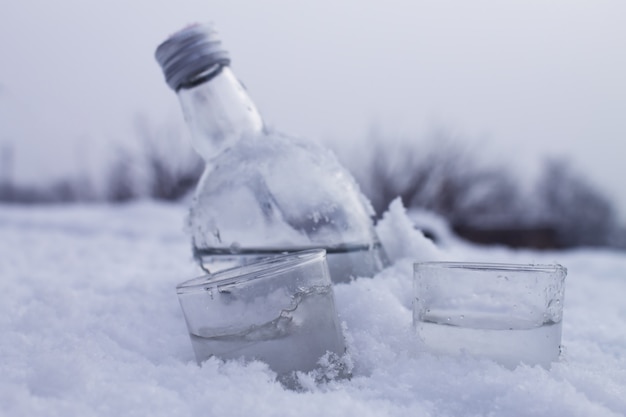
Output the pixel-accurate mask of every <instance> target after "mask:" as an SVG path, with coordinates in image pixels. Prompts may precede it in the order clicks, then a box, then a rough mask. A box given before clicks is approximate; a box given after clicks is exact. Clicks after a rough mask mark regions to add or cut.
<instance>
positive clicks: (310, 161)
mask: <svg viewBox="0 0 626 417" xmlns="http://www.w3.org/2000/svg"><path fill="white" fill-rule="evenodd" d="M156 59H157V61H158V62H159V64H160V65H161V67H162V69H163V72H164V74H165V79H166V81H167V83H168V85H169V86H170V87H171V88H172V89H173V90H174V91H176V93H177V95H178V98H179V100H180V103H181V106H182V110H183V113H184V116H185V120H186V122H187V124H188V126H189V128H190V130H191V137H192V144H193V146H194V148H195V149H196V151H197V152H198V153H199V154H200V155H201V156H202V157H203V158H204V160H205V162H206V168H205V171H204V174H203V176H202V178H201V180H200V182H199V184H198V186H197V188H196V193H195V196H194V199H193V202H192V205H191V208H190V212H189V218H188V225H189V230H190V233H191V236H192V244H193V252H194V256H195V257H196V259H197V260H198V261H199V262H200V264H201V265H202V266H203V268H204V269H206V270H208V271H210V272H216V271H219V270H221V269H225V268H228V267H233V266H239V265H244V264H247V263H249V262H251V261H254V260H258V259H259V258H263V257H267V256H269V255H272V254H277V253H285V252H293V251H297V250H303V249H310V248H324V249H326V251H327V260H328V264H329V268H330V271H331V276H332V280H333V281H334V282H342V281H348V280H350V279H351V278H353V277H358V276H372V275H374V274H375V273H376V272H378V271H379V270H381V269H382V268H383V267H384V266H385V265H386V263H387V259H386V256H385V254H384V251H383V249H382V247H381V244H380V242H379V239H378V237H377V236H376V232H375V230H374V227H373V223H372V217H373V214H374V212H373V209H372V207H371V204H370V203H369V201H368V200H367V199H366V198H365V196H364V195H363V194H362V193H361V191H360V190H359V187H358V185H357V184H356V182H355V181H354V179H353V177H352V176H351V175H350V173H349V172H348V171H347V170H346V169H345V168H343V167H342V166H341V165H340V164H339V162H338V161H337V159H336V157H335V156H334V154H333V153H332V152H330V151H329V150H328V149H325V148H324V147H322V146H320V145H319V144H316V143H313V142H309V141H303V140H300V139H297V138H293V137H289V136H287V135H284V134H282V133H278V132H275V131H271V130H270V129H268V128H267V127H266V126H265V125H264V123H263V119H262V118H261V116H260V114H259V112H258V110H257V108H256V106H255V104H254V103H253V102H252V100H251V99H250V97H249V96H248V93H247V91H246V89H245V88H244V87H243V85H242V84H241V83H240V82H239V80H238V79H237V78H236V77H235V75H234V73H233V72H232V70H231V68H230V57H229V54H228V52H227V51H226V50H225V49H223V47H222V43H221V41H220V39H219V38H218V37H217V34H216V32H215V31H214V30H213V28H212V27H211V26H210V25H194V26H190V27H187V28H185V29H183V30H181V31H179V32H177V33H175V34H174V35H172V36H171V37H170V38H169V39H167V40H166V41H165V42H163V43H162V44H161V45H160V46H159V47H158V48H157V50H156Z"/></svg>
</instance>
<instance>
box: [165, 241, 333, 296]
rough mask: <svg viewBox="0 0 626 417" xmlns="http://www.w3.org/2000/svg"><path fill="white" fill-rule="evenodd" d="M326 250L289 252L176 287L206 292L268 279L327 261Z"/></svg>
mask: <svg viewBox="0 0 626 417" xmlns="http://www.w3.org/2000/svg"><path fill="white" fill-rule="evenodd" d="M325 257H326V250H325V249H308V250H303V251H297V252H287V253H284V254H281V255H276V256H270V257H267V258H263V259H261V260H259V261H257V262H253V263H250V264H248V265H242V266H236V267H233V268H228V269H224V270H221V271H217V272H215V273H212V274H211V273H209V274H205V275H201V276H199V277H196V278H192V279H190V280H187V281H184V282H182V283H180V284H178V285H177V286H176V291H177V293H178V294H185V293H190V292H196V291H204V290H205V289H206V288H207V287H215V286H217V285H220V286H221V285H228V284H233V283H240V282H249V281H253V280H259V279H263V278H267V277H268V276H271V275H274V274H276V273H281V272H286V271H289V270H290V269H293V268H295V267H297V266H300V265H304V264H307V263H310V262H315V261H317V260H319V259H325Z"/></svg>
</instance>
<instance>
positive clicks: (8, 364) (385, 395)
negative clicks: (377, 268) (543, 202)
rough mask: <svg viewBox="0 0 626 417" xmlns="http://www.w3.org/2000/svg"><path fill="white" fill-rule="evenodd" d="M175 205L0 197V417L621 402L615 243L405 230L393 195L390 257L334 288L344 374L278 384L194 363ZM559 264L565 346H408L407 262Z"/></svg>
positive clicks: (625, 385) (415, 410) (582, 409)
mask: <svg viewBox="0 0 626 417" xmlns="http://www.w3.org/2000/svg"><path fill="white" fill-rule="evenodd" d="M186 211H187V210H186V207H184V206H183V205H182V204H180V205H177V204H172V205H168V204H159V203H152V202H142V203H134V204H130V205H124V206H106V205H94V206H78V205H77V206H39V207H22V206H0V254H1V256H0V278H1V279H0V294H1V295H0V334H1V337H0V415H2V416H44V415H45V416H74V415H76V416H78V415H80V416H116V417H117V416H120V415H131V416H132V415H142V416H143V415H151V416H177V415H184V416H190V415H203V416H204V415H206V416H246V415H250V416H304V417H306V416H320V415H324V416H352V415H355V416H357V415H358V416H407V415H411V416H623V415H626V395H625V394H626V359H625V355H626V337H625V336H624V335H626V324H625V323H626V304H625V303H624V302H623V296H624V294H626V280H625V278H624V277H625V276H626V257H625V256H624V254H623V253H619V252H610V251H602V250H591V249H584V250H576V251H568V252H534V251H522V250H517V251H512V250H509V249H506V248H502V247H488V248H486V247H476V246H472V245H468V244H464V243H462V242H458V241H454V242H452V243H450V244H449V245H446V246H445V247H444V248H443V249H442V248H438V247H436V246H434V245H433V244H431V243H430V241H428V240H426V239H425V238H424V237H423V236H422V235H421V233H420V232H418V231H416V230H415V229H413V227H412V225H411V222H410V221H409V220H408V218H407V216H406V213H405V211H404V209H403V208H402V206H401V205H400V204H399V203H397V202H396V203H394V204H393V205H392V206H391V207H390V210H389V212H388V213H387V214H386V216H385V218H384V219H383V220H382V221H381V222H380V224H379V225H378V231H379V233H380V235H381V240H382V241H383V243H384V244H385V245H386V246H387V248H388V251H389V255H390V257H391V258H392V260H393V265H392V266H391V267H389V268H387V269H386V270H384V271H382V272H381V273H380V274H378V275H377V276H376V277H374V278H373V279H366V278H361V279H357V280H355V281H353V282H351V283H347V284H338V285H336V286H335V295H336V302H337V308H338V311H339V314H340V318H341V320H342V322H343V323H344V326H345V329H344V331H345V336H346V339H347V344H348V346H349V352H350V359H351V360H352V363H353V365H354V369H353V378H352V379H351V380H336V381H330V382H328V383H324V384H319V385H318V384H315V383H314V382H313V380H312V378H311V377H310V376H307V375H302V376H301V378H300V380H301V383H302V384H303V386H304V387H305V388H304V389H303V390H302V391H292V390H286V389H284V388H283V387H282V386H281V385H280V384H279V383H277V382H275V380H274V378H275V374H274V373H273V372H272V371H271V370H269V369H268V367H267V366H266V365H265V364H263V363H261V362H252V363H248V364H244V363H241V362H239V361H228V362H222V361H220V360H218V359H210V360H209V361H207V362H205V363H204V364H203V365H202V366H198V365H197V364H196V363H195V360H194V356H193V352H192V349H191V344H190V341H189V338H188V336H187V332H186V327H185V323H184V320H183V317H182V313H181V311H180V307H179V304H178V300H177V297H176V292H175V286H176V284H178V283H180V282H182V281H184V280H186V279H189V278H192V277H194V276H196V275H198V268H197V267H196V266H195V265H194V263H193V261H192V257H191V248H190V243H189V240H188V237H187V236H186V235H185V232H184V231H183V221H184V217H185V214H186ZM433 259H454V260H474V261H491V262H496V261H497V262H519V263H551V262H558V263H560V264H562V265H564V266H566V267H567V268H568V271H569V274H568V278H567V280H566V294H565V310H564V322H563V345H564V346H565V352H564V354H563V357H562V359H561V360H560V361H559V362H557V363H555V364H553V366H552V367H551V368H550V369H549V370H547V369H544V368H541V367H529V366H525V365H520V366H518V367H517V368H515V369H513V370H509V369H506V368H504V367H502V366H500V365H498V364H496V363H495V362H491V361H488V360H477V359H472V358H469V357H459V358H452V357H435V356H431V355H428V354H425V353H421V352H419V351H418V350H417V349H416V348H415V339H414V334H413V331H412V327H411V276H412V262H413V261H415V260H433Z"/></svg>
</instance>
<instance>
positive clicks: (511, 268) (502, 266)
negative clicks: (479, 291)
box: [413, 261, 567, 274]
mask: <svg viewBox="0 0 626 417" xmlns="http://www.w3.org/2000/svg"><path fill="white" fill-rule="evenodd" d="M423 268H433V269H465V270H470V271H507V272H549V273H555V272H556V273H561V274H566V273H567V268H565V267H564V266H563V265H561V264H559V263H552V264H520V263H507V262H463V261H427V262H415V263H413V271H414V272H417V271H418V270H420V269H423Z"/></svg>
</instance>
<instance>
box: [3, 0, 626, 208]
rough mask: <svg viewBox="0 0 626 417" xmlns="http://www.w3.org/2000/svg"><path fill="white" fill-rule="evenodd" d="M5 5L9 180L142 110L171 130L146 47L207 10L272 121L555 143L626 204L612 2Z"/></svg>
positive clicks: (232, 0)
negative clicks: (436, 130)
mask: <svg viewBox="0 0 626 417" xmlns="http://www.w3.org/2000/svg"><path fill="white" fill-rule="evenodd" d="M1 9H2V10H1V12H0V142H2V141H5V142H6V141H9V140H10V141H13V142H15V143H16V145H14V146H15V148H16V149H15V151H16V166H15V167H14V169H15V173H16V175H17V176H18V178H26V179H29V180H30V179H31V178H36V176H37V175H42V174H44V173H45V174H44V175H57V174H59V173H63V172H66V171H68V170H71V169H83V168H84V167H85V166H87V165H91V164H94V163H97V159H98V157H99V156H98V155H101V154H102V152H101V150H102V149H104V148H106V146H108V144H109V143H112V142H119V141H124V140H128V137H129V132H131V133H132V132H133V130H132V129H133V128H132V125H133V121H134V119H135V118H136V117H137V115H138V114H141V115H143V116H144V117H145V118H147V119H148V120H149V121H151V122H153V123H154V124H155V125H158V124H163V125H168V124H174V125H178V124H181V123H182V121H181V120H182V117H181V114H180V109H179V105H178V102H177V100H176V98H175V95H174V93H173V92H171V91H170V90H168V89H167V87H166V85H165V83H164V81H163V77H162V74H161V72H160V70H159V68H158V66H157V64H156V63H155V61H154V58H153V53H154V49H155V47H156V46H157V44H158V43H159V42H161V41H162V40H163V39H164V38H165V37H166V36H167V35H168V34H169V33H172V32H174V31H176V30H177V29H179V28H180V27H182V26H184V25H186V24H188V23H191V22H196V21H202V22H204V21H212V22H214V23H215V24H216V25H217V28H218V30H219V32H220V33H221V35H222V38H223V39H224V42H225V45H226V46H227V48H228V49H229V50H230V51H231V56H232V58H233V68H234V70H235V72H236V73H237V74H238V76H239V77H240V78H241V79H242V80H243V81H244V82H245V84H246V85H247V87H248V89H249V90H250V92H251V95H252V97H253V99H254V100H255V101H256V102H257V104H258V105H259V107H260V109H261V111H262V113H263V114H264V116H265V118H266V119H267V120H268V121H269V122H270V123H271V124H274V125H276V126H278V127H280V128H281V129H282V130H286V131H290V132H294V133H296V134H299V135H302V136H307V137H315V138H320V139H322V140H325V141H335V142H337V141H343V142H345V143H346V144H347V145H346V146H355V147H356V146H363V145H361V144H358V142H355V141H359V140H363V138H365V137H366V135H367V132H368V131H370V129H371V128H372V127H374V126H375V127H376V128H377V129H378V130H379V131H382V132H383V133H388V134H390V135H396V134H398V135H407V136H412V135H414V136H420V135H424V134H425V133H426V132H428V131H429V130H431V129H433V127H445V128H446V129H450V130H451V131H454V132H455V133H456V134H458V135H459V136H462V137H465V138H467V140H470V141H474V142H475V143H476V146H481V149H485V151H486V152H489V153H491V154H493V155H497V156H498V157H499V158H501V159H502V160H505V161H510V163H511V164H516V165H517V166H522V167H524V166H528V167H532V166H533V164H536V162H537V161H539V160H540V158H541V157H542V156H543V155H546V154H562V155H566V156H570V157H571V158H573V160H574V161H575V163H576V165H577V166H578V167H579V168H580V170H581V171H584V172H587V173H589V174H590V177H591V178H592V180H593V181H594V182H596V183H597V184H599V185H601V186H602V187H604V188H605V189H606V190H607V191H608V192H610V193H611V194H612V195H613V196H614V197H615V199H616V200H617V201H618V202H619V204H620V206H621V208H622V212H623V213H626V181H623V180H622V178H623V177H624V176H626V167H624V165H623V164H622V159H623V158H624V156H623V155H625V154H626V79H625V76H624V74H626V2H624V1H621V0H615V1H604V0H593V1H592V0H588V1H577V0H550V1H545V0H519V1H497V0H493V1H473V0H463V1H461V0H459V1H442V0H437V1H435V0H433V1H410V0H386V1H368V0H344V1H339V0H315V1H306V2H305V1H294V0H291V1H289V0H271V1H264V0H225V1H199V0H180V1H176V2H172V1H168V2H165V1H148V0H136V1H122V0H111V1H107V2H103V1H97V2H96V1H86V0H81V1H79V0H58V1H56V2H50V1H44V0H40V1H33V0H3V1H2V7H1ZM344 145H345V144H344ZM77 166H78V168H76V167H77ZM81 166H82V168H81ZM624 217H625V218H626V215H625V216H624Z"/></svg>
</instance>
